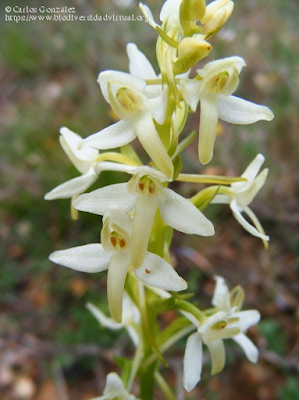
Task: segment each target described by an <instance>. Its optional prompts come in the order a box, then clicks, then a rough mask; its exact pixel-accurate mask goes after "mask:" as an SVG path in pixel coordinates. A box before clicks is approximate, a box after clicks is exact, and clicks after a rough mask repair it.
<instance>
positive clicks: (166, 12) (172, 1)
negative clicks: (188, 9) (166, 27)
mask: <svg viewBox="0 0 299 400" xmlns="http://www.w3.org/2000/svg"><path fill="white" fill-rule="evenodd" d="M181 2H182V0H167V1H165V3H164V4H163V7H162V8H161V12H160V20H161V21H165V19H166V18H168V17H170V18H171V19H172V18H174V19H177V20H179V13H180V5H181Z"/></svg>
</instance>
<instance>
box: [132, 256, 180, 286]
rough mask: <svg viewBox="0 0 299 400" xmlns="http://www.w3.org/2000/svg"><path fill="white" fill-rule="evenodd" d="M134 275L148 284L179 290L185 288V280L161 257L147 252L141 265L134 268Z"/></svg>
mask: <svg viewBox="0 0 299 400" xmlns="http://www.w3.org/2000/svg"><path fill="white" fill-rule="evenodd" d="M135 275H136V277H137V278H138V279H139V280H140V281H141V282H143V283H144V284H146V285H148V286H153V287H155V288H158V289H163V290H169V291H175V292H179V291H181V290H186V289H187V282H186V281H185V280H184V279H183V278H181V277H180V276H179V274H178V273H177V272H176V271H175V270H174V269H173V267H172V266H171V265H169V264H168V263H167V262H166V261H165V260H163V258H161V257H159V256H157V255H156V254H153V253H147V254H146V256H145V259H144V262H143V264H142V267H141V268H139V269H136V270H135Z"/></svg>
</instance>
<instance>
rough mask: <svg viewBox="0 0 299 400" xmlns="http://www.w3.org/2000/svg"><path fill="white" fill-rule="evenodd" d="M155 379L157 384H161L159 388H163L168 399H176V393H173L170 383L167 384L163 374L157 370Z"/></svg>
mask: <svg viewBox="0 0 299 400" xmlns="http://www.w3.org/2000/svg"><path fill="white" fill-rule="evenodd" d="M154 376H155V380H156V382H157V384H158V385H159V388H160V389H161V391H162V393H163V394H164V396H165V399H166V400H176V398H175V396H174V394H173V393H172V391H171V389H170V387H169V385H168V384H167V382H166V381H165V379H164V378H163V376H162V375H161V374H160V373H159V372H158V371H156V372H155V375H154Z"/></svg>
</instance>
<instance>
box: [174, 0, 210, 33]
mask: <svg viewBox="0 0 299 400" xmlns="http://www.w3.org/2000/svg"><path fill="white" fill-rule="evenodd" d="M205 12H206V2H205V0H183V1H182V3H181V7H180V23H181V26H182V28H183V30H184V34H185V36H190V35H192V34H193V33H197V32H199V29H200V28H199V27H198V26H197V25H196V24H195V23H194V22H196V21H199V20H200V19H201V18H203V16H204V15H205Z"/></svg>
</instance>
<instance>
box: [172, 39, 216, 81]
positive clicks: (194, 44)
mask: <svg viewBox="0 0 299 400" xmlns="http://www.w3.org/2000/svg"><path fill="white" fill-rule="evenodd" d="M211 50H212V46H211V45H210V43H208V42H206V41H205V40H202V39H200V40H198V39H195V38H184V39H183V40H181V42H180V44H179V48H178V59H177V61H176V62H175V64H174V73H175V74H176V75H177V74H182V73H184V72H187V71H188V70H189V69H190V68H192V67H193V66H194V65H195V64H196V63H197V62H198V61H200V60H202V59H203V58H205V57H207V56H208V54H209V53H210V51H211Z"/></svg>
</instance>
